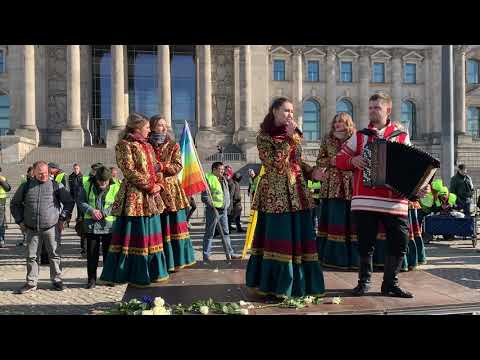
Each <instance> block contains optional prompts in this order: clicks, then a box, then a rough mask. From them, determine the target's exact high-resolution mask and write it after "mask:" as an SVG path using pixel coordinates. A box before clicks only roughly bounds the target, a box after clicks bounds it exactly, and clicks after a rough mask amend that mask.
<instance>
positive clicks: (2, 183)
mask: <svg viewBox="0 0 480 360" xmlns="http://www.w3.org/2000/svg"><path fill="white" fill-rule="evenodd" d="M0 172H2V168H0ZM11 189H12V187H11V186H10V184H9V183H8V182H7V178H6V177H5V176H1V175H0V248H3V247H5V222H6V221H5V204H6V202H7V192H9V191H10V190H11Z"/></svg>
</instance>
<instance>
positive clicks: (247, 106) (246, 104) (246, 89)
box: [240, 45, 252, 130]
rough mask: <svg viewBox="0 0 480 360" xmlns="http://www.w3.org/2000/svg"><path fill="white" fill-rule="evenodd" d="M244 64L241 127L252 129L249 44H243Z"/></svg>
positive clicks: (250, 56)
mask: <svg viewBox="0 0 480 360" xmlns="http://www.w3.org/2000/svg"><path fill="white" fill-rule="evenodd" d="M243 54H244V59H245V66H244V71H243V84H244V86H243V98H244V101H243V109H242V113H243V116H242V117H241V119H242V122H241V126H240V127H241V128H243V129H245V130H252V53H251V49H250V45H244V46H243Z"/></svg>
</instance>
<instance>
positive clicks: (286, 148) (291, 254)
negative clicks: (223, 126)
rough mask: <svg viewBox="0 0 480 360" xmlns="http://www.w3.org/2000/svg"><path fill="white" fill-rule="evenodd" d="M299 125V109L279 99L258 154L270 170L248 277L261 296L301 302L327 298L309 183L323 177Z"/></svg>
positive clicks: (261, 187) (258, 203) (258, 205)
mask: <svg viewBox="0 0 480 360" xmlns="http://www.w3.org/2000/svg"><path fill="white" fill-rule="evenodd" d="M296 129H297V125H296V124H295V122H294V120H293V105H292V102H291V101H290V100H288V99H287V98H278V99H276V100H275V101H274V102H273V103H272V105H271V106H270V108H269V111H268V114H267V116H266V117H265V119H264V121H263V123H262V125H261V130H260V133H259V134H258V136H257V148H258V153H259V157H260V160H261V161H262V164H263V166H264V167H265V175H264V176H263V177H262V178H261V179H260V181H259V182H258V186H257V189H256V196H255V199H254V202H253V204H252V208H253V209H254V210H257V211H258V220H257V226H256V229H255V234H254V238H253V243H252V249H251V255H250V259H249V261H248V265H247V271H246V285H247V287H248V288H250V289H251V290H253V291H254V292H255V293H257V294H260V295H274V296H276V297H282V298H284V297H299V296H305V295H317V296H319V295H323V293H324V291H325V285H324V279H323V272H322V268H321V265H320V262H319V261H318V253H317V244H316V239H315V232H314V227H313V219H312V209H313V208H314V202H313V199H312V196H311V194H310V192H309V191H308V188H307V179H312V178H313V179H315V180H318V178H319V176H320V174H321V172H318V171H316V172H313V171H312V168H311V167H310V166H308V165H307V164H305V163H304V162H303V161H302V147H301V145H300V143H301V140H302V138H301V135H300V134H299V133H300V132H299V131H296Z"/></svg>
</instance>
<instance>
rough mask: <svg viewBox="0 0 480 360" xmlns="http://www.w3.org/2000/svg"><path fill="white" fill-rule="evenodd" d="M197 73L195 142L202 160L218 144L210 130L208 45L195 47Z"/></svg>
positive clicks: (210, 93) (210, 72)
mask: <svg viewBox="0 0 480 360" xmlns="http://www.w3.org/2000/svg"><path fill="white" fill-rule="evenodd" d="M196 53H197V59H198V62H197V73H198V94H197V95H198V96H197V99H198V120H199V127H198V131H197V135H196V136H195V142H196V145H197V150H198V155H199V157H200V158H201V159H200V160H203V159H204V158H205V157H206V156H208V155H211V154H214V153H216V152H217V145H218V143H219V140H218V136H216V134H215V131H214V129H213V128H212V125H213V119H212V61H211V49H210V45H197V47H196Z"/></svg>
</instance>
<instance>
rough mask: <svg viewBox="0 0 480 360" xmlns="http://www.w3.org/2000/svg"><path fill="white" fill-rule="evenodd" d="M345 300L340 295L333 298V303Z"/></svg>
mask: <svg viewBox="0 0 480 360" xmlns="http://www.w3.org/2000/svg"><path fill="white" fill-rule="evenodd" d="M342 302H343V300H342V298H341V297H339V296H335V297H334V298H333V299H332V304H341V303H342Z"/></svg>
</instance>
